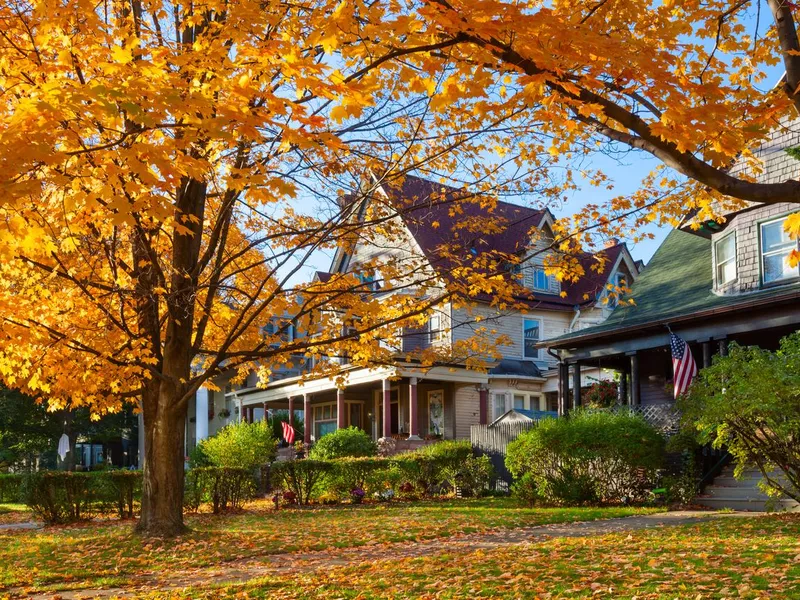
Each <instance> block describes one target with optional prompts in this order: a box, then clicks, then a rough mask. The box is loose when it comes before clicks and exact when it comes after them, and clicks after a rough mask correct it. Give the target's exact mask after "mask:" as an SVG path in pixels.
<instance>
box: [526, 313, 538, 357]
mask: <svg viewBox="0 0 800 600" xmlns="http://www.w3.org/2000/svg"><path fill="white" fill-rule="evenodd" d="M539 339H540V331H539V321H536V320H534V319H525V322H524V331H523V341H524V348H523V352H524V354H523V356H524V357H525V358H539V349H538V348H537V347H536V344H537V342H538V341H539Z"/></svg>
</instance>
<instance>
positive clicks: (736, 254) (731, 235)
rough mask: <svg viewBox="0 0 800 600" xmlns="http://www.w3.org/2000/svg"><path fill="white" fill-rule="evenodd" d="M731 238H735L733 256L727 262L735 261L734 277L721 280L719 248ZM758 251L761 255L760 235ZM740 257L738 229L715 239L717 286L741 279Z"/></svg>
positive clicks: (715, 275)
mask: <svg viewBox="0 0 800 600" xmlns="http://www.w3.org/2000/svg"><path fill="white" fill-rule="evenodd" d="M760 230H761V228H760V226H759V231H760ZM729 238H733V256H732V257H731V258H729V259H728V260H726V261H725V263H726V264H727V263H728V262H730V261H733V278H732V279H728V280H726V281H720V279H719V268H720V266H722V263H720V262H719V260H718V253H717V248H718V247H719V245H720V244H722V243H723V242H725V241H727V240H728V239H729ZM758 253H759V256H760V255H761V238H760V236H759V243H758ZM738 258H739V240H737V239H736V230H734V231H731V232H730V233H727V234H725V235H723V236H722V237H721V238H719V239H718V240H715V241H714V281H715V282H716V284H717V287H721V286H723V285H728V284H730V283H734V282H735V281H737V280H738V279H739V261H738Z"/></svg>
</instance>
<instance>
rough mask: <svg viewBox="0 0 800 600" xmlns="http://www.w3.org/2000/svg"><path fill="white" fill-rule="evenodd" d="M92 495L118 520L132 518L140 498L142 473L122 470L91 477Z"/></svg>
mask: <svg viewBox="0 0 800 600" xmlns="http://www.w3.org/2000/svg"><path fill="white" fill-rule="evenodd" d="M92 493H93V496H94V497H95V498H96V499H98V500H100V501H101V502H102V503H103V504H104V505H105V506H106V507H109V508H111V509H113V510H115V511H116V512H117V516H118V517H119V518H120V519H124V518H129V519H130V518H132V517H133V516H134V513H135V510H134V509H135V506H136V504H138V503H139V501H140V500H141V496H142V472H141V471H127V470H122V469H116V470H110V471H104V472H101V473H97V474H93V475H92Z"/></svg>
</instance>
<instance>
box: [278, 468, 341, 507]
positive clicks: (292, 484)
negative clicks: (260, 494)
mask: <svg viewBox="0 0 800 600" xmlns="http://www.w3.org/2000/svg"><path fill="white" fill-rule="evenodd" d="M332 470H333V463H332V462H331V461H326V460H314V459H311V458H306V459H302V460H287V461H284V462H276V463H275V464H274V465H272V473H271V474H272V481H273V486H274V487H276V488H277V489H281V490H288V491H290V492H292V493H294V494H295V497H296V498H297V501H298V502H299V503H300V504H308V503H309V502H310V501H311V499H312V498H316V494H318V493H320V492H321V490H322V486H321V483H322V480H323V477H324V476H325V475H326V474H328V473H330V472H331V471H332Z"/></svg>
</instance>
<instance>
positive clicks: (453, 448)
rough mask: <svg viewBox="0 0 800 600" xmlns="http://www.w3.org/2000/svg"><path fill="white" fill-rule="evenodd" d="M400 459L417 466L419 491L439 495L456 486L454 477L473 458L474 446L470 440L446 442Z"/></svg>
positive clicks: (403, 455)
mask: <svg viewBox="0 0 800 600" xmlns="http://www.w3.org/2000/svg"><path fill="white" fill-rule="evenodd" d="M399 457H402V458H403V459H406V460H412V461H414V462H415V463H416V464H417V467H418V469H417V471H418V472H417V474H416V478H415V484H416V486H417V487H418V489H420V490H421V491H422V492H423V493H424V494H426V495H437V494H442V493H447V492H448V491H452V490H453V488H454V487H455V485H456V483H455V481H454V477H453V475H454V474H455V473H458V472H459V471H460V470H461V469H463V467H464V465H465V464H466V463H467V461H468V460H469V459H471V458H472V444H471V443H470V442H469V441H468V440H459V441H456V440H445V441H441V442H437V443H435V444H431V445H430V446H424V447H422V448H420V449H419V450H415V451H413V452H408V453H405V454H401V455H399Z"/></svg>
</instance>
